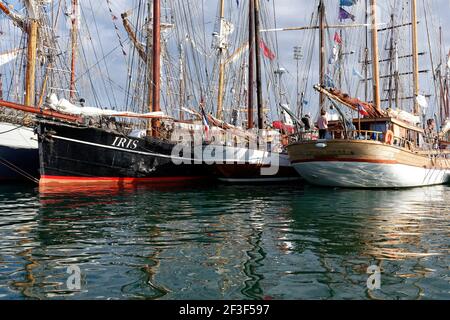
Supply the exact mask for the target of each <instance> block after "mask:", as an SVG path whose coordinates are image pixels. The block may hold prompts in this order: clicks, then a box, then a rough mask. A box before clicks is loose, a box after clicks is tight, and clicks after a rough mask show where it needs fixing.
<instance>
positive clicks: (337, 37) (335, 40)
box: [334, 31, 342, 44]
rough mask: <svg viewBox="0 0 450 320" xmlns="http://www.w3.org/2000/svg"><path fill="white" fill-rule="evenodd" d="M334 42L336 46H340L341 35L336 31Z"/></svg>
mask: <svg viewBox="0 0 450 320" xmlns="http://www.w3.org/2000/svg"><path fill="white" fill-rule="evenodd" d="M334 42H336V43H338V44H342V38H341V35H340V34H339V33H338V32H337V31H336V32H335V33H334Z"/></svg>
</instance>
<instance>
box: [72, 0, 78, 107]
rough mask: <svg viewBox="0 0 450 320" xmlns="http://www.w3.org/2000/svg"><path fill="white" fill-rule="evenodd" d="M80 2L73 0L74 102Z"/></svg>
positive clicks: (73, 95)
mask: <svg viewBox="0 0 450 320" xmlns="http://www.w3.org/2000/svg"><path fill="white" fill-rule="evenodd" d="M77 8H78V0H72V30H71V45H72V60H71V69H70V100H71V101H72V102H73V99H74V98H75V73H76V70H75V66H76V59H77V46H78V17H77V15H78V10H77Z"/></svg>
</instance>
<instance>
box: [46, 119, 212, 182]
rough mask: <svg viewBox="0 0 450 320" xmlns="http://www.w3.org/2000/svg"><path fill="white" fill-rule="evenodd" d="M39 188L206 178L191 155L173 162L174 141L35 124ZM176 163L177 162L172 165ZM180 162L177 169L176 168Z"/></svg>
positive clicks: (48, 122)
mask: <svg viewBox="0 0 450 320" xmlns="http://www.w3.org/2000/svg"><path fill="white" fill-rule="evenodd" d="M38 131H39V158H40V167H41V183H43V184H50V183H72V182H82V183H90V182H94V183H102V182H104V183H116V184H126V183H134V182H155V183H156V182H176V181H188V180H198V179H202V178H206V172H207V170H205V168H204V166H203V165H202V164H201V162H200V164H195V163H194V161H193V158H194V157H193V154H186V155H181V157H179V156H177V157H176V158H173V157H172V150H173V148H174V147H175V145H176V143H175V142H170V141H168V140H163V139H161V138H155V137H151V136H149V137H143V138H137V137H132V136H129V135H128V136H127V135H125V134H124V133H122V132H120V131H117V130H113V129H104V128H95V127H92V126H84V125H79V124H75V123H70V122H64V121H58V120H47V119H40V121H39V130H38ZM173 160H177V161H173ZM178 162H182V164H177V163H178Z"/></svg>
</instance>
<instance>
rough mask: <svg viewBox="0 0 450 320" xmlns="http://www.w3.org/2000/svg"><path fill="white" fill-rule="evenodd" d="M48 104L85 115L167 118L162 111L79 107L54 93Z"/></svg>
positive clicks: (78, 114) (55, 108) (58, 108)
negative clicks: (138, 111) (129, 110)
mask: <svg viewBox="0 0 450 320" xmlns="http://www.w3.org/2000/svg"><path fill="white" fill-rule="evenodd" d="M48 106H49V107H50V109H52V110H55V111H58V112H61V113H68V114H71V115H77V116H87V117H101V116H103V117H131V118H169V117H167V116H165V115H164V113H163V112H149V113H135V112H127V111H117V110H111V109H100V108H95V107H79V106H76V105H74V104H72V103H71V102H70V101H68V100H66V99H60V100H59V99H58V97H57V96H56V94H54V93H53V94H51V95H50V97H49V100H48Z"/></svg>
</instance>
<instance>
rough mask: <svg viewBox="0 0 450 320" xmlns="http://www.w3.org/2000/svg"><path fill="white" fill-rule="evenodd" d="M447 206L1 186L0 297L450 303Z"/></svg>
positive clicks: (375, 197) (440, 195) (285, 195)
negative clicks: (375, 278)
mask: <svg viewBox="0 0 450 320" xmlns="http://www.w3.org/2000/svg"><path fill="white" fill-rule="evenodd" d="M449 204H450V187H449V186H436V187H430V188H418V189H408V190H379V191H377V190H344V189H325V188H324V189H322V188H315V187H310V186H296V185H289V186H279V185H278V186H270V187H268V186H228V185H214V184H206V185H186V186H173V185H172V186H170V185H168V186H160V187H158V188H155V187H148V186H146V187H144V186H140V187H133V188H127V187H122V188H113V189H107V190H102V189H100V188H98V187H92V188H75V187H73V188H60V189H54V190H52V189H49V190H42V189H41V190H40V189H39V188H37V187H34V186H33V185H31V186H30V185H3V186H1V187H0V299H194V300H197V299H199V300H202V299H251V300H253V299H261V300H264V299H265V300H278V299H450V291H449V290H450V289H449V288H450V249H449V248H450V205H449ZM370 266H375V267H378V268H379V270H380V272H381V273H380V274H379V288H375V289H373V288H372V289H369V288H368V279H369V277H370V276H371V274H368V268H369V267H370ZM74 274H77V276H79V282H78V283H77V281H75V282H73V283H72V282H71V281H72V280H73V278H71V277H73V275H74ZM73 284H78V286H75V288H74V287H73V286H72V285H73Z"/></svg>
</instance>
